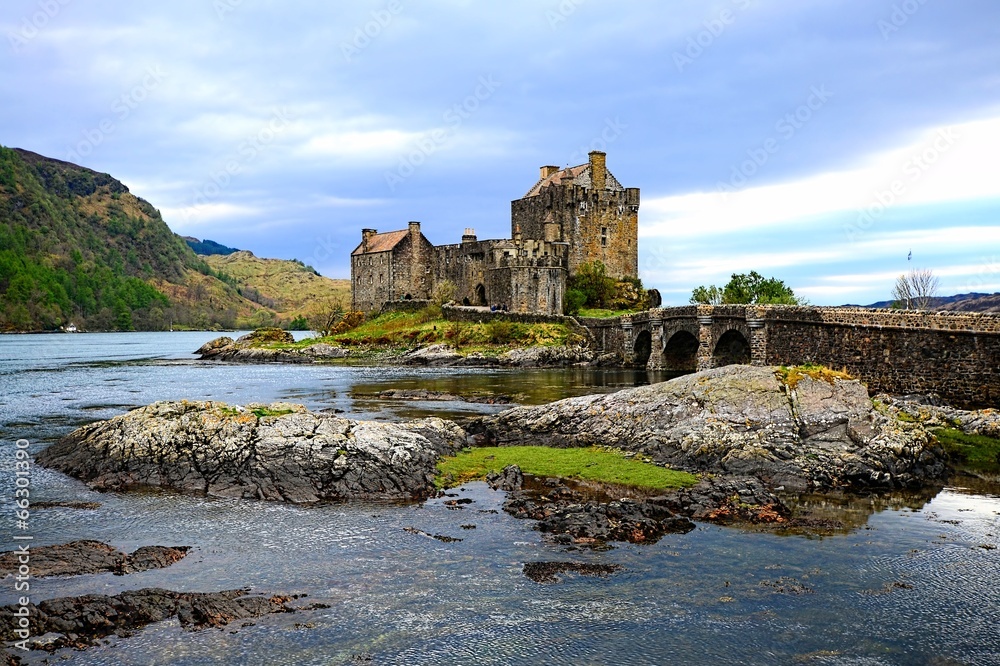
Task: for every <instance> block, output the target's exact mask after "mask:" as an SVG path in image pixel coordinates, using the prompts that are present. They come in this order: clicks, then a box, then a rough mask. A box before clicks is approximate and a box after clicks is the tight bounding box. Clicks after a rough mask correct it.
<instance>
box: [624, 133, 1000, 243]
mask: <svg viewBox="0 0 1000 666" xmlns="http://www.w3.org/2000/svg"><path fill="white" fill-rule="evenodd" d="M998 154H1000V117H995V118H990V119H987V120H980V121H975V122H969V123H964V124H959V125H953V126H946V127H938V128H933V129H930V130H928V131H926V132H923V133H922V134H921V135H920V136H919V137H918V138H917V139H916V140H915V141H913V142H912V143H910V144H908V145H906V146H903V147H901V148H898V149H896V150H892V151H888V152H884V153H880V154H876V155H872V156H871V157H870V158H868V159H867V160H865V161H864V163H863V164H859V165H858V166H857V167H856V168H854V169H851V170H847V171H839V172H828V173H821V174H817V175H814V176H810V177H808V178H804V179H801V180H797V181H792V182H787V183H780V184H776V185H762V186H759V187H749V188H747V189H744V190H739V191H734V192H727V191H726V190H725V189H721V188H720V190H719V191H715V192H692V193H688V194H681V195H676V196H668V197H658V198H647V199H646V200H644V201H643V215H642V224H641V226H640V235H642V236H643V237H644V238H653V237H657V236H668V237H671V238H684V237H690V236H700V235H702V234H704V232H705V230H706V229H711V230H712V231H714V232H719V233H722V232H727V231H747V230H749V229H754V228H761V227H769V226H774V225H778V224H781V223H784V222H789V221H792V220H804V219H807V218H811V217H815V216H819V215H825V214H830V213H836V212H844V211H847V212H851V213H853V214H855V215H857V214H858V213H859V212H863V211H871V213H872V215H874V216H875V217H876V218H877V217H879V216H880V215H881V214H882V209H883V208H884V207H886V206H888V207H893V206H902V205H919V204H931V203H941V202H950V201H962V200H971V199H980V198H1000V181H998V180H997V178H996V169H995V168H994V167H993V166H992V165H993V164H994V162H995V159H996V155H998Z"/></svg>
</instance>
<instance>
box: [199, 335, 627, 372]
mask: <svg viewBox="0 0 1000 666" xmlns="http://www.w3.org/2000/svg"><path fill="white" fill-rule="evenodd" d="M293 342H294V338H293V337H292V336H291V334H290V333H288V332H287V331H270V330H268V331H267V332H266V333H263V332H261V331H254V332H253V333H248V334H247V335H244V336H242V337H240V338H237V339H236V340H234V339H233V338H230V337H228V336H223V337H220V338H215V339H214V340H210V341H209V342H206V343H205V344H204V345H202V346H201V347H199V348H198V349H197V350H196V351H195V353H196V354H198V355H199V359H198V360H201V361H228V362H232V363H332V362H338V361H345V362H350V361H354V360H356V359H357V358H358V357H360V356H364V359H363V360H364V361H366V362H369V363H370V362H375V363H378V364H381V365H412V366H430V367H475V368H557V367H568V366H592V367H620V366H622V365H623V364H622V361H621V359H620V358H618V356H616V355H615V354H597V353H595V352H593V351H591V350H590V349H587V348H585V347H578V346H550V347H518V348H514V349H510V350H507V351H504V352H503V353H498V354H497V355H495V356H491V355H487V354H483V353H481V352H472V353H468V354H463V353H461V352H460V351H459V350H458V349H457V348H456V347H453V346H452V345H447V344H432V345H423V346H417V347H411V348H379V347H373V348H372V349H368V350H364V351H362V350H358V349H351V348H346V347H336V346H334V345H330V344H327V343H325V342H318V343H315V344H311V345H308V346H305V347H293V348H288V347H274V346H271V345H274V344H279V345H290V344H292V343H293ZM372 356H374V358H372Z"/></svg>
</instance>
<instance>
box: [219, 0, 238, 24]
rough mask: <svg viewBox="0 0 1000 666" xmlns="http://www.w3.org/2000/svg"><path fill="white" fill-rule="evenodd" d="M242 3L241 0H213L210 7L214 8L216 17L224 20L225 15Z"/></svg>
mask: <svg viewBox="0 0 1000 666" xmlns="http://www.w3.org/2000/svg"><path fill="white" fill-rule="evenodd" d="M242 4H243V0H215V1H214V2H213V3H212V8H213V9H214V10H215V16H216V18H218V19H219V20H220V21H225V20H226V17H227V16H229V15H230V14H232V13H233V12H235V11H236V10H237V9H238V8H239V6H240V5H242Z"/></svg>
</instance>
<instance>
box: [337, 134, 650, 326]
mask: <svg viewBox="0 0 1000 666" xmlns="http://www.w3.org/2000/svg"><path fill="white" fill-rule="evenodd" d="M510 217H511V219H510V226H511V238H508V239H502V240H479V239H478V238H477V237H476V234H475V232H474V231H473V230H472V229H466V230H465V233H464V234H463V235H462V242H461V243H455V244H452V245H433V244H431V242H430V241H428V240H427V238H426V237H425V236H424V235H423V233H421V231H420V223H419V222H410V223H409V226H408V228H407V229H400V230H398V231H389V232H384V233H378V232H377V231H376V230H375V229H363V230H362V232H361V243H360V244H359V245H358V246H357V247H356V248H355V249H354V251H353V252H352V253H351V301H352V306H353V308H354V309H355V310H362V311H370V310H375V309H378V308H380V307H382V305H383V304H384V303H386V302H391V301H400V300H410V299H427V298H430V297H431V295H432V294H433V293H434V291H435V288H436V287H437V286H438V285H440V284H442V283H444V282H446V281H447V282H451V283H452V284H454V286H455V293H454V298H455V300H456V301H458V302H460V303H463V304H465V305H480V306H499V307H506V308H508V309H509V310H511V311H513V312H526V313H539V314H562V311H563V295H564V294H565V291H566V280H567V278H568V277H569V276H571V275H574V274H575V273H576V271H577V270H578V268H579V267H580V266H581V265H582V264H585V263H590V262H595V261H600V262H602V263H603V264H604V266H605V267H606V268H607V273H608V275H609V276H611V277H613V278H615V279H618V280H622V279H625V278H635V277H638V256H639V247H638V229H639V189H638V188H635V187H629V188H626V187H623V186H622V185H621V183H619V182H618V180H617V179H616V178H615V177H614V176H613V175H612V174H611V172H610V171H608V169H607V165H606V161H605V154H604V153H602V152H599V151H594V152H591V153H590V155H589V161H588V162H587V163H586V164H581V165H579V166H575V167H567V168H565V169H560V168H559V167H555V166H543V167H542V168H541V176H540V178H539V180H538V182H536V183H535V185H534V186H533V187H532V188H531V189H530V190H529V191H528V193H527V194H526V195H524V196H523V197H521V198H520V199H516V200H514V201H512V202H511V215H510Z"/></svg>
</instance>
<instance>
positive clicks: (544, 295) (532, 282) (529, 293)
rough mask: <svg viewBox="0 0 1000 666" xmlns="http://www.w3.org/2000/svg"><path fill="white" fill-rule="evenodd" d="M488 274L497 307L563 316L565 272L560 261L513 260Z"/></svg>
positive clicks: (504, 262)
mask: <svg viewBox="0 0 1000 666" xmlns="http://www.w3.org/2000/svg"><path fill="white" fill-rule="evenodd" d="M489 273H490V275H489V280H490V287H489V288H490V293H491V295H492V297H493V298H495V299H496V302H495V303H494V305H502V306H506V307H507V308H508V309H509V310H511V311H512V312H538V313H541V314H547V315H558V314H562V311H563V297H564V295H565V291H566V269H565V268H563V267H562V265H561V262H560V260H559V259H558V258H556V257H548V258H540V259H537V260H531V261H525V260H522V261H517V260H516V258H513V257H511V258H507V259H506V260H505V261H503V262H502V263H501V265H500V266H498V267H496V268H492V269H491V270H490V272H489Z"/></svg>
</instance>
